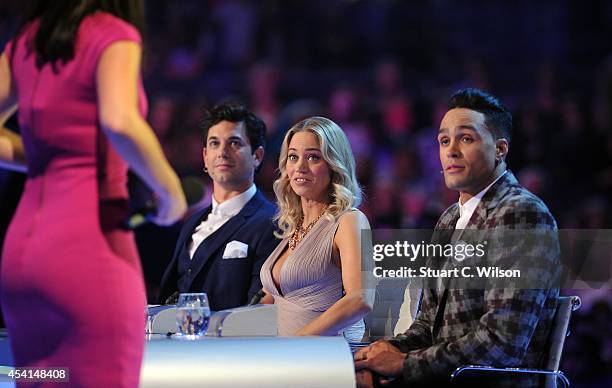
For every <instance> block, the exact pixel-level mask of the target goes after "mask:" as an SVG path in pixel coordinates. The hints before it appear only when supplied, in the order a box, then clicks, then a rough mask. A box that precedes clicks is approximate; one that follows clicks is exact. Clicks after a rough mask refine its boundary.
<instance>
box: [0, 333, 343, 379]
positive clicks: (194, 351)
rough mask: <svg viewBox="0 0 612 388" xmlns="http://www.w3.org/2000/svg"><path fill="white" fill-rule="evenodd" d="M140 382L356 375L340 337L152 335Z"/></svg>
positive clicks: (6, 357) (6, 352)
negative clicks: (191, 337) (189, 337)
mask: <svg viewBox="0 0 612 388" xmlns="http://www.w3.org/2000/svg"><path fill="white" fill-rule="evenodd" d="M0 365H13V360H12V357H11V354H10V347H9V339H8V338H7V337H6V336H0ZM4 384H7V385H4ZM8 384H9V383H2V386H3V387H4V386H10V385H8ZM62 385H63V384H58V386H62ZM65 386H70V383H67V384H66V385H65ZM140 386H141V387H142V388H153V387H155V388H157V387H181V388H187V387H211V388H212V387H271V388H275V387H304V388H306V387H308V388H317V387H321V388H323V387H325V388H336V387H337V388H344V387H347V388H348V387H351V388H352V387H355V374H354V367H353V360H352V356H351V352H350V349H349V345H348V343H347V342H346V341H345V340H344V338H342V337H204V338H202V339H198V340H191V341H190V340H183V339H177V338H175V337H167V336H165V335H160V334H152V335H148V336H147V341H146V344H145V354H144V359H143V366H142V371H141V383H140Z"/></svg>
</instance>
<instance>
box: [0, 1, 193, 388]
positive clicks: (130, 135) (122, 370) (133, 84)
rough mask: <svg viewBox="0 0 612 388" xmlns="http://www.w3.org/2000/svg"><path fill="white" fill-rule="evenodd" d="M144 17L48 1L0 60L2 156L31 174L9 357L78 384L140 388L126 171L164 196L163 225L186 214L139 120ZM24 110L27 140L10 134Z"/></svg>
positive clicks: (6, 288)
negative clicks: (10, 122) (8, 124)
mask: <svg viewBox="0 0 612 388" xmlns="http://www.w3.org/2000/svg"><path fill="white" fill-rule="evenodd" d="M141 18H142V1H141V0H138V1H137V0H125V1H104V0H71V1H46V0H41V1H38V2H37V4H36V5H35V6H34V8H33V12H32V14H31V15H30V17H28V18H27V19H26V22H25V23H24V25H23V27H22V28H20V29H19V30H18V31H17V34H16V35H15V37H14V38H13V39H12V40H11V41H10V42H9V43H8V45H7V46H6V48H5V50H4V52H3V53H2V55H1V56H0V163H1V164H3V165H4V166H8V167H10V168H14V169H21V170H26V169H27V173H28V180H27V183H26V187H25V191H24V193H23V196H22V198H21V201H20V203H19V206H18V208H17V211H16V214H15V216H14V219H13V221H12V223H11V226H10V228H9V230H8V232H7V235H6V240H5V242H4V248H3V252H2V263H1V268H0V271H1V272H0V276H1V278H0V282H1V283H0V298H1V302H2V311H3V313H4V318H5V321H6V326H7V328H8V332H9V336H10V338H11V346H12V351H13V356H14V360H15V365H16V366H19V367H45V368H54V367H55V368H58V367H66V368H69V376H70V377H69V379H70V386H99V387H136V386H138V380H139V375H140V364H141V361H142V353H143V347H144V306H145V304H146V300H145V299H146V298H145V290H144V283H143V276H142V270H141V267H140V260H139V258H138V253H137V250H136V246H135V243H134V239H133V235H132V233H131V232H129V231H127V230H125V229H123V227H122V224H123V221H124V220H125V218H126V208H127V199H128V192H127V188H126V182H127V168H128V165H129V167H131V168H132V169H133V170H134V171H135V172H136V173H137V174H138V175H139V176H140V177H141V178H143V180H144V181H145V182H146V183H147V184H148V185H149V186H150V187H151V189H152V190H153V191H154V192H155V193H156V195H157V197H158V201H159V204H158V208H159V210H158V214H157V216H156V219H155V220H154V221H155V222H157V223H158V224H161V225H168V224H171V223H174V222H175V221H177V220H178V219H179V218H180V217H181V215H182V214H183V212H184V210H185V198H184V195H183V193H182V190H181V188H180V184H179V180H178V177H177V176H176V174H175V173H174V171H173V170H172V169H171V167H170V165H169V164H168V162H167V161H166V159H165V157H164V155H163V153H162V151H161V148H160V145H159V143H158V141H157V139H156V138H155V136H154V134H153V132H152V130H151V128H150V127H149V126H148V124H147V123H146V122H145V121H144V119H143V116H144V114H145V112H146V99H145V95H144V90H143V88H142V83H141V80H140V59H141V38H140V33H139V30H138V29H137V28H136V27H135V26H137V25H139V20H141ZM16 108H18V109H19V124H20V127H21V136H17V135H15V134H13V133H11V132H9V131H8V130H6V129H4V128H3V126H4V123H5V121H6V118H7V117H8V116H9V115H10V113H11V112H13V111H14V110H15V109H16Z"/></svg>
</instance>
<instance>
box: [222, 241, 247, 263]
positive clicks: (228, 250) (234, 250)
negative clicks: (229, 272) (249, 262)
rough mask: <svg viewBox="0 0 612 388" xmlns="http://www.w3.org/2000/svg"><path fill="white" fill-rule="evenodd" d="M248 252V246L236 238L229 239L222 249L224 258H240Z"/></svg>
mask: <svg viewBox="0 0 612 388" xmlns="http://www.w3.org/2000/svg"><path fill="white" fill-rule="evenodd" d="M248 253H249V246H248V245H247V244H245V243H243V242H240V241H238V240H234V241H230V242H229V243H227V245H226V246H225V251H223V258H224V259H241V258H244V257H247V256H248Z"/></svg>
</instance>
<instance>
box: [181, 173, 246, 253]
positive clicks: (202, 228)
mask: <svg viewBox="0 0 612 388" xmlns="http://www.w3.org/2000/svg"><path fill="white" fill-rule="evenodd" d="M256 192H257V187H255V184H253V185H251V187H249V188H248V189H247V190H246V191H245V192H243V193H240V194H238V195H237V196H235V197H234V198H231V199H228V200H227V201H225V202H222V203H218V202H217V201H216V200H215V196H214V195H213V198H212V210H211V211H210V213H209V214H208V217H207V218H206V219H205V220H204V221H202V222H201V223H200V225H198V226H196V228H195V230H194V232H193V234H192V235H191V242H190V243H189V258H190V259H193V255H194V254H195V251H196V250H197V249H198V247H199V246H200V244H201V243H202V241H204V240H205V239H206V238H207V237H208V236H210V235H211V234H213V233H214V232H215V231H216V230H217V229H219V228H220V227H221V226H223V224H225V223H226V222H227V221H228V220H229V219H230V218H232V217H234V216H235V215H236V214H238V213H240V211H241V210H242V208H243V207H244V205H246V204H247V202H249V201H250V200H251V198H253V196H254V195H255V193H256Z"/></svg>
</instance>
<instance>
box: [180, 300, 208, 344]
mask: <svg viewBox="0 0 612 388" xmlns="http://www.w3.org/2000/svg"><path fill="white" fill-rule="evenodd" d="M209 319H210V307H209V306H208V297H207V296H206V293H204V292H194V293H183V294H180V295H179V298H178V303H177V305H176V326H177V329H178V331H177V332H178V333H179V334H180V335H181V336H185V337H186V338H189V339H196V338H200V337H201V336H203V335H204V333H206V329H207V328H208V321H209Z"/></svg>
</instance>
